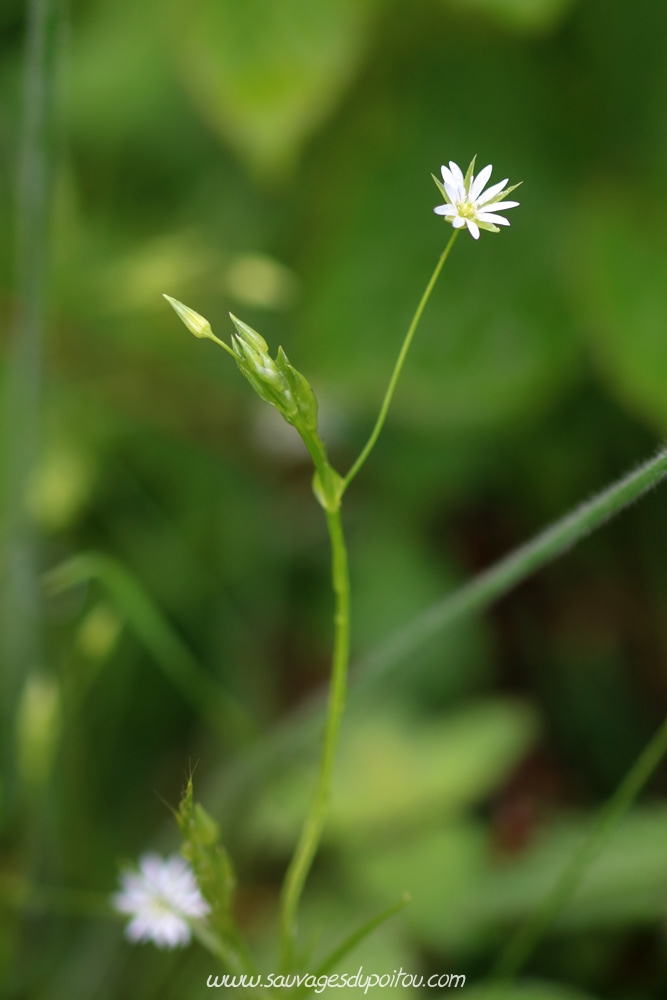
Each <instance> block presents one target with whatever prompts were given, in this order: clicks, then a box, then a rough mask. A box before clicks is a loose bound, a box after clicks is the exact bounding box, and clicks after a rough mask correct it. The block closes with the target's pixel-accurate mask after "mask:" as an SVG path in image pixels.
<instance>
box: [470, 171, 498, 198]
mask: <svg viewBox="0 0 667 1000" xmlns="http://www.w3.org/2000/svg"><path fill="white" fill-rule="evenodd" d="M492 170H493V167H492V166H491V164H490V163H489V165H488V166H486V167H484V169H483V170H480V172H479V173H478V174H477V177H475V179H474V180H473V182H472V184H471V185H470V200H471V201H475V200H476V199H477V198H478V196H479V195H480V194H481V193H482V191H483V190H484V188H485V187H486V185H487V183H488V180H489V177H490V176H491V171H492Z"/></svg>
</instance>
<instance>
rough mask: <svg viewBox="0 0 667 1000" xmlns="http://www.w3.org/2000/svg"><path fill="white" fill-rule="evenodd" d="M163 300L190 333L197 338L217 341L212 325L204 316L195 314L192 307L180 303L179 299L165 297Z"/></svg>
mask: <svg viewBox="0 0 667 1000" xmlns="http://www.w3.org/2000/svg"><path fill="white" fill-rule="evenodd" d="M163 298H165V299H166V300H167V302H168V303H169V305H170V306H171V307H172V309H173V310H174V312H175V313H176V315H177V316H178V317H179V319H181V320H182V321H183V322H184V323H185V325H186V326H187V328H188V330H189V331H190V333H194V335H195V337H208V338H209V339H210V340H214V339H216V338H214V336H213V331H212V329H211V324H210V323H209V321H208V320H207V319H204V317H203V316H200V315H199V313H198V312H195V311H194V309H191V308H190V306H186V305H184V304H183V303H182V302H179V301H178V299H172V297H171V295H163Z"/></svg>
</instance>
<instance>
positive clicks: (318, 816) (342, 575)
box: [281, 509, 350, 971]
mask: <svg viewBox="0 0 667 1000" xmlns="http://www.w3.org/2000/svg"><path fill="white" fill-rule="evenodd" d="M326 515H327V526H328V529H329V540H330V543H331V558H332V583H333V590H334V594H335V609H334V630H335V634H334V650H333V662H332V668H331V683H330V687H329V700H328V706H327V718H326V725H325V731H324V744H323V747H322V756H321V759H320V766H319V772H318V776H317V782H316V785H315V792H314V795H313V799H312V802H311V805H310V809H309V811H308V815H307V817H306V821H305V823H304V826H303V829H302V831H301V837H300V838H299V842H298V844H297V847H296V850H295V852H294V856H293V858H292V861H291V862H290V865H289V868H288V869H287V873H286V875H285V882H284V885H283V891H282V895H281V939H282V965H283V969H284V970H285V971H287V970H289V969H290V968H291V967H292V965H293V962H294V938H295V930H296V926H295V925H296V912H297V908H298V905H299V899H300V897H301V893H302V891H303V887H304V883H305V881H306V878H307V877H308V872H309V871H310V867H311V865H312V863H313V859H314V857H315V854H316V852H317V848H318V846H319V843H320V838H321V836H322V829H323V827H324V820H325V816H326V809H327V804H328V800H329V791H330V788H331V776H332V773H333V765H334V759H335V754H336V746H337V744H338V735H339V732H340V724H341V718H342V715H343V708H344V706H345V696H346V691H347V669H348V663H349V657H350V578H349V573H348V566H347V548H346V546H345V536H344V534H343V524H342V520H341V513H340V509H338V510H335V511H327V512H326Z"/></svg>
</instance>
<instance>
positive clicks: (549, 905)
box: [493, 720, 667, 982]
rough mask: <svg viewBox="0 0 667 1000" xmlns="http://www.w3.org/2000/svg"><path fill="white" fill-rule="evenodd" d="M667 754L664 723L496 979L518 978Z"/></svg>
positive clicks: (512, 943) (503, 959) (511, 945)
mask: <svg viewBox="0 0 667 1000" xmlns="http://www.w3.org/2000/svg"><path fill="white" fill-rule="evenodd" d="M666 753H667V720H665V721H664V722H663V724H662V725H661V726H660V728H659V729H658V731H657V732H656V733H655V735H654V736H653V738H652V739H651V740H650V742H649V743H648V744H647V745H646V747H645V748H644V750H643V751H642V752H641V754H640V755H639V757H638V758H637V760H636V761H635V763H634V765H633V766H632V768H631V769H630V771H629V772H628V774H627V775H626V777H625V778H624V779H623V781H622V782H621V784H620V785H619V787H618V788H617V789H616V791H615V792H614V794H613V795H612V797H611V798H610V799H609V800H608V802H607V804H606V805H605V806H604V808H603V809H602V810H601V812H600V814H599V816H598V818H597V821H596V822H595V823H594V825H593V829H592V830H591V832H590V833H589V834H588V836H587V837H586V838H585V839H584V841H583V843H582V844H581V846H580V847H579V849H578V850H577V851H576V852H575V854H574V855H573V856H572V858H571V859H570V861H569V863H568V864H567V865H566V867H565V869H564V871H563V873H562V875H561V876H560V878H559V879H558V881H557V882H556V884H555V885H554V887H553V889H552V890H551V892H550V893H549V894H548V895H547V897H546V899H545V900H544V902H543V904H542V906H541V907H540V909H539V910H538V912H537V914H536V915H535V916H534V917H533V918H532V919H530V920H528V921H527V922H526V923H525V924H523V925H522V926H521V927H519V929H518V930H517V932H516V933H515V934H514V936H513V937H512V938H510V940H509V942H508V944H507V946H506V947H505V949H504V950H503V951H502V952H501V954H500V957H499V958H498V961H497V963H496V966H495V969H494V972H493V979H494V980H495V981H496V982H497V981H501V982H502V981H506V980H508V979H511V978H512V977H513V976H515V975H516V974H517V973H518V972H519V971H520V970H521V968H522V967H523V965H524V964H525V963H526V961H527V960H528V959H529V958H530V956H531V954H532V953H533V951H534V949H535V947H536V945H537V943H538V942H539V940H540V938H541V937H542V935H543V934H544V933H545V931H546V930H547V929H548V928H549V926H550V925H551V924H552V923H553V921H554V920H555V918H556V917H557V915H558V914H559V913H560V911H561V910H562V909H563V907H564V906H565V905H566V903H567V902H568V901H569V900H570V899H571V898H572V896H573V894H574V893H575V891H576V889H577V887H578V886H579V884H580V882H581V879H582V877H583V875H584V873H585V872H586V870H587V868H588V867H589V865H590V864H591V862H592V861H593V860H594V859H595V857H596V855H598V854H599V852H600V849H601V848H602V846H603V844H604V841H605V840H606V838H607V836H608V835H609V833H610V832H611V831H612V830H613V828H614V827H615V826H616V824H617V823H618V822H619V820H620V819H622V817H623V816H624V815H625V813H626V812H627V811H628V809H629V808H630V806H631V805H632V804H633V802H634V801H635V799H636V798H637V796H638V795H639V793H640V792H641V790H642V789H643V788H644V786H645V785H646V783H647V781H648V780H649V778H650V777H651V775H652V774H653V773H654V771H655V770H656V768H657V767H658V765H659V764H660V762H661V760H662V759H663V757H664V756H665V754H666Z"/></svg>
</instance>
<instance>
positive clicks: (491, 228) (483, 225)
mask: <svg viewBox="0 0 667 1000" xmlns="http://www.w3.org/2000/svg"><path fill="white" fill-rule="evenodd" d="M475 222H476V223H477V225H478V226H479V228H480V229H485V230H486V231H487V233H499V232H500V228H499V226H495V225H494V224H493V222H480V220H479V219H475Z"/></svg>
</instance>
